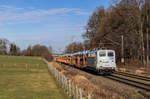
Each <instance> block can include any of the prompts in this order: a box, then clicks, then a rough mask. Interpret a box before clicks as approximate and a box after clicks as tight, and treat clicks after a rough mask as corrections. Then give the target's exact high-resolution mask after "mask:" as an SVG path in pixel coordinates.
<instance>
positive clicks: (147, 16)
mask: <svg viewBox="0 0 150 99" xmlns="http://www.w3.org/2000/svg"><path fill="white" fill-rule="evenodd" d="M147 8H148V0H147V2H146V20H147V27H146V32H147V35H146V36H147V67H148V66H149V37H148V36H149V35H148V34H149V33H148V32H149V31H148V9H147Z"/></svg>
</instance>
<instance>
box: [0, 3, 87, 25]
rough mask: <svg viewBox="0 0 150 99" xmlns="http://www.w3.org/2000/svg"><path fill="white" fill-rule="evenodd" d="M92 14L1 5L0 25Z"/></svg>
mask: <svg viewBox="0 0 150 99" xmlns="http://www.w3.org/2000/svg"><path fill="white" fill-rule="evenodd" d="M89 14H90V12H88V11H84V10H82V9H77V8H59V9H48V10H45V9H30V10H29V9H25V8H17V7H13V6H9V5H0V25H2V24H3V25H4V24H23V23H26V22H29V23H34V22H39V19H42V18H43V17H46V16H57V17H59V16H63V17H65V16H68V15H70V16H72V15H78V16H83V15H89Z"/></svg>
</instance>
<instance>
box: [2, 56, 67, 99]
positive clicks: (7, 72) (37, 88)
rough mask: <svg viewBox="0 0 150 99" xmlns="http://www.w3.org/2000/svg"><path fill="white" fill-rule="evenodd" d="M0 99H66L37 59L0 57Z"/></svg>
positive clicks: (44, 66) (41, 62)
mask: <svg viewBox="0 0 150 99" xmlns="http://www.w3.org/2000/svg"><path fill="white" fill-rule="evenodd" d="M0 99H68V97H67V96H66V95H65V94H64V93H63V90H62V89H61V88H59V87H57V85H56V82H55V80H54V78H53V77H52V75H50V74H49V72H48V70H47V65H46V64H45V63H44V62H43V61H42V60H41V58H39V57H23V56H18V57H16V56H0Z"/></svg>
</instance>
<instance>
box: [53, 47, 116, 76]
mask: <svg viewBox="0 0 150 99" xmlns="http://www.w3.org/2000/svg"><path fill="white" fill-rule="evenodd" d="M55 61H56V62H60V63H65V64H68V65H72V66H75V67H78V68H84V69H91V70H93V71H96V72H97V73H100V74H111V73H113V72H114V71H115V69H116V61H115V51H114V50H107V49H94V50H88V51H84V52H77V53H74V54H65V55H62V56H60V57H57V58H55Z"/></svg>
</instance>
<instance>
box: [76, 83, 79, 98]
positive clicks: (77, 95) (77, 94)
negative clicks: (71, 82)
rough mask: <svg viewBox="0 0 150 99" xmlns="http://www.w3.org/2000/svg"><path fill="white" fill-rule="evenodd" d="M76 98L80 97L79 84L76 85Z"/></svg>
mask: <svg viewBox="0 0 150 99" xmlns="http://www.w3.org/2000/svg"><path fill="white" fill-rule="evenodd" d="M76 99H79V93H78V86H77V85H76Z"/></svg>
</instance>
